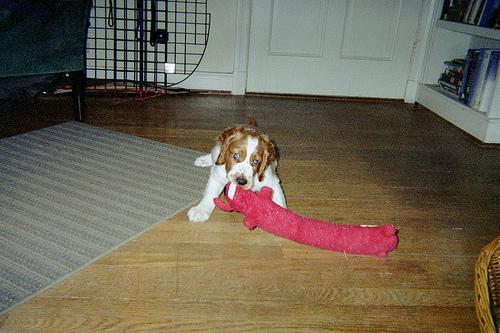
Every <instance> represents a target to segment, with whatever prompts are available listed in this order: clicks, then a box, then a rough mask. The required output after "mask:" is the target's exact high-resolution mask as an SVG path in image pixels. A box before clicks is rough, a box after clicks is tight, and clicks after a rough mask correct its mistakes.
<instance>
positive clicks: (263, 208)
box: [214, 183, 398, 258]
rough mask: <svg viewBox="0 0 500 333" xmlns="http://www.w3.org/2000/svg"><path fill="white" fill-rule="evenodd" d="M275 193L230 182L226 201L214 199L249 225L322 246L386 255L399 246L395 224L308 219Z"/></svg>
mask: <svg viewBox="0 0 500 333" xmlns="http://www.w3.org/2000/svg"><path fill="white" fill-rule="evenodd" d="M272 194H273V193H272V190H271V189H270V188H269V187H263V188H262V189H261V191H260V192H259V193H255V192H253V191H251V190H245V189H243V188H241V187H240V186H236V185H234V184H232V183H229V184H228V185H227V186H226V190H225V197H226V200H227V204H226V203H224V202H223V201H222V200H220V199H219V198H216V199H214V202H215V205H216V206H217V207H218V208H220V209H222V210H224V211H233V210H234V211H237V212H241V213H243V215H244V220H243V223H244V224H245V226H246V227H247V228H248V229H254V228H255V227H259V228H261V229H264V230H266V231H268V232H270V233H272V234H274V235H277V236H280V237H284V238H287V239H290V240H293V241H295V242H298V243H302V244H306V245H312V246H315V247H318V248H321V249H326V250H330V251H338V252H345V253H349V254H363V255H376V256H378V257H379V258H384V257H386V256H387V254H388V253H389V252H391V251H393V250H395V249H396V247H397V246H398V237H397V235H396V233H397V229H396V228H395V227H394V226H393V225H392V224H385V225H383V226H380V227H377V226H355V225H338V224H333V223H330V222H326V221H319V220H313V219H308V218H305V217H302V216H300V215H297V214H295V213H293V212H292V211H290V210H287V209H285V208H283V207H281V206H279V205H277V204H275V203H274V202H273V201H272V200H271V197H272Z"/></svg>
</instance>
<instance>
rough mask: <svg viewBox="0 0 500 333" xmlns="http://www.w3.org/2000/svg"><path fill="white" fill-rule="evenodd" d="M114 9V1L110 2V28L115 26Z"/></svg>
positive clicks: (110, 0)
mask: <svg viewBox="0 0 500 333" xmlns="http://www.w3.org/2000/svg"><path fill="white" fill-rule="evenodd" d="M113 7H114V6H113V0H109V12H108V25H109V26H110V27H112V26H114V25H115V14H114V11H113Z"/></svg>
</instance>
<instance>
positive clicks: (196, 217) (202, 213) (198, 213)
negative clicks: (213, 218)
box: [188, 206, 210, 223]
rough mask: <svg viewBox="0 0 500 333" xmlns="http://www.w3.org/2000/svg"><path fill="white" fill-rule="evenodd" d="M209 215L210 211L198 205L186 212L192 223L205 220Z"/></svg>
mask: <svg viewBox="0 0 500 333" xmlns="http://www.w3.org/2000/svg"><path fill="white" fill-rule="evenodd" d="M209 217H210V211H207V210H204V209H203V208H201V207H199V206H196V207H193V208H191V209H190V210H189V212H188V218H189V221H191V222H193V223H199V222H205V221H206V220H208V218H209Z"/></svg>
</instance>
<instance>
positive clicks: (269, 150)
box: [257, 134, 276, 181]
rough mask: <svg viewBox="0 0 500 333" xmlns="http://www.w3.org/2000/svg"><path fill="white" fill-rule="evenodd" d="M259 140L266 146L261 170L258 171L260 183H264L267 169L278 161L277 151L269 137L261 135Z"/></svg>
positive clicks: (260, 166)
mask: <svg viewBox="0 0 500 333" xmlns="http://www.w3.org/2000/svg"><path fill="white" fill-rule="evenodd" d="M259 139H260V140H261V144H262V145H263V146H264V153H263V154H262V161H261V162H260V165H259V169H258V170H257V174H258V175H259V181H262V179H263V178H264V171H265V170H266V167H267V166H268V165H269V164H271V163H272V162H273V161H275V160H276V149H275V147H274V144H273V143H272V142H271V140H269V137H268V136H267V135H265V134H261V135H260V138H259Z"/></svg>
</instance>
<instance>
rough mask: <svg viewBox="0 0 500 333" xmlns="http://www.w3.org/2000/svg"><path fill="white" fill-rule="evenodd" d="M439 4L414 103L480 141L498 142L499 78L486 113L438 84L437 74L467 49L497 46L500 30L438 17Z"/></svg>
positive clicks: (499, 111) (499, 113)
mask: <svg viewBox="0 0 500 333" xmlns="http://www.w3.org/2000/svg"><path fill="white" fill-rule="evenodd" d="M441 3H442V2H441V1H437V2H436V3H435V5H436V6H435V19H434V24H433V26H432V28H431V29H430V33H431V36H430V38H429V45H428V48H427V49H428V51H427V52H428V53H427V56H426V61H425V65H424V67H425V68H424V75H423V78H422V80H421V82H420V84H419V88H418V93H417V98H416V99H417V102H418V103H420V104H422V105H423V106H425V107H426V108H428V109H429V110H431V111H432V112H434V113H435V114H437V115H438V116H440V117H442V118H444V119H445V120H447V121H449V122H450V123H452V124H453V125H455V126H457V127H458V128H460V129H462V130H463V131H465V132H467V133H469V134H470V135H472V136H474V137H476V138H477V139H479V140H481V141H482V142H485V143H500V79H497V83H496V87H495V92H494V95H493V102H492V105H491V106H490V108H489V110H488V112H478V111H476V110H474V109H472V108H470V107H468V106H467V105H465V104H463V103H461V102H460V101H458V100H457V99H455V98H453V97H450V96H449V95H447V94H446V93H444V92H442V91H441V90H440V89H439V87H438V86H437V80H438V78H439V75H440V74H441V72H442V71H443V70H444V65H443V63H444V61H446V60H451V59H453V58H463V57H465V55H466V53H467V49H468V48H479V47H499V48H500V30H495V29H489V28H484V27H478V26H474V25H469V24H463V23H457V22H448V21H442V20H438V19H437V17H439V14H440V12H441V6H442V5H441Z"/></svg>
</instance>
